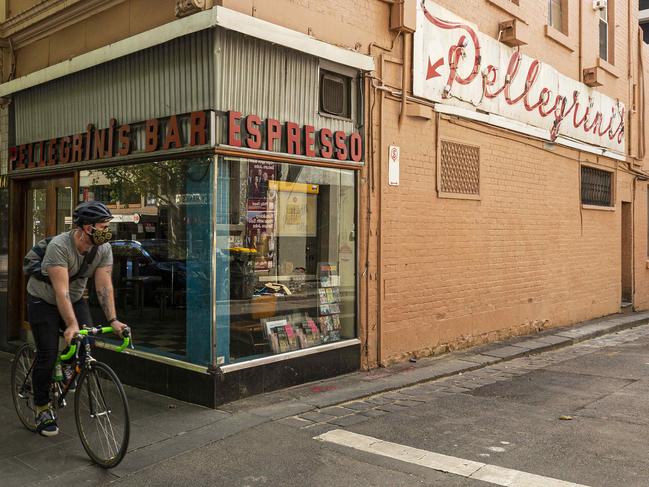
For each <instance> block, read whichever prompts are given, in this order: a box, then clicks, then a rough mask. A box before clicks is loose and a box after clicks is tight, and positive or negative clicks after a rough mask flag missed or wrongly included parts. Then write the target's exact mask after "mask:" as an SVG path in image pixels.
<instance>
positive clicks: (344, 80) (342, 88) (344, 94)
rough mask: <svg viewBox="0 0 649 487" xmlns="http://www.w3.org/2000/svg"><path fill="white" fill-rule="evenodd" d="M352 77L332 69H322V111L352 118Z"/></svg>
mask: <svg viewBox="0 0 649 487" xmlns="http://www.w3.org/2000/svg"><path fill="white" fill-rule="evenodd" d="M350 92H351V78H349V77H347V76H343V75H342V74H338V73H333V72H331V71H325V70H321V71H320V112H321V113H326V114H328V115H334V116H336V117H343V118H351V115H352V114H351V102H350V101H351V96H350V95H351V93H350Z"/></svg>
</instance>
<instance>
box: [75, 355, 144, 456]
mask: <svg viewBox="0 0 649 487" xmlns="http://www.w3.org/2000/svg"><path fill="white" fill-rule="evenodd" d="M74 416H75V420H76V423H77V431H78V432H79V438H80V439H81V444H82V445H83V448H84V449H85V450H86V453H87V454H88V456H89V457H90V458H91V459H92V460H93V461H94V462H95V463H96V464H97V465H99V466H100V467H103V468H113V467H115V466H117V465H118V464H119V463H120V462H121V461H122V459H123V458H124V455H126V451H127V449H128V442H129V437H130V430H131V425H130V420H129V407H128V401H127V399H126V394H125V393H124V387H123V386H122V383H121V381H120V380H119V378H118V377H117V374H115V372H113V370H112V369H111V368H110V367H109V366H108V365H106V364H104V363H101V362H96V361H93V362H92V363H91V364H90V365H89V367H88V368H84V369H83V370H82V371H81V374H80V375H79V379H78V383H77V390H76V392H75V397H74Z"/></svg>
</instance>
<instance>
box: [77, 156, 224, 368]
mask: <svg viewBox="0 0 649 487" xmlns="http://www.w3.org/2000/svg"><path fill="white" fill-rule="evenodd" d="M211 168H212V165H211V159H209V158H200V159H190V160H172V161H160V162H153V163H145V164H137V165H129V166H117V167H109V168H102V169H93V170H90V171H81V173H80V178H79V201H87V200H92V199H95V200H99V201H102V202H104V203H106V204H107V205H108V206H109V208H110V209H111V211H112V213H113V215H114V216H115V218H114V220H113V222H112V223H111V228H112V231H113V240H112V241H111V244H110V245H111V246H112V250H113V259H114V264H113V285H114V288H115V297H116V305H117V311H118V315H119V318H120V320H122V321H124V322H125V323H128V324H130V325H131V326H132V328H133V336H134V343H135V345H136V346H137V347H138V348H139V349H142V350H145V351H149V352H154V353H159V354H163V355H168V356H171V357H174V358H178V359H183V360H187V361H190V362H193V363H198V364H207V363H209V362H210V350H211V348H210V329H211V328H210V327H211V304H212V300H211V295H210V289H211V287H210V266H209V262H210V256H211V251H210V248H211V238H212V230H211V228H212V226H211V203H210V199H211V181H212V178H211ZM89 288H90V289H89V298H90V302H91V308H92V311H93V316H94V318H95V320H96V322H97V323H102V322H105V317H104V316H103V312H102V311H101V309H100V307H99V305H98V303H97V299H96V296H95V292H94V289H92V285H90V286H89Z"/></svg>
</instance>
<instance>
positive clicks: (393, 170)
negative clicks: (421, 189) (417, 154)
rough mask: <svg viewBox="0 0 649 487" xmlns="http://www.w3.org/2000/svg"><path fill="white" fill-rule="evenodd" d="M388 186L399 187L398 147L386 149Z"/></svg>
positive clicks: (399, 150) (393, 146)
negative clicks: (387, 155)
mask: <svg viewBox="0 0 649 487" xmlns="http://www.w3.org/2000/svg"><path fill="white" fill-rule="evenodd" d="M388 152H389V159H388V184H389V185H390V186H399V159H400V156H401V149H400V148H399V146H396V145H391V146H390V147H388Z"/></svg>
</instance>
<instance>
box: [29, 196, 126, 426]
mask: <svg viewBox="0 0 649 487" xmlns="http://www.w3.org/2000/svg"><path fill="white" fill-rule="evenodd" d="M112 219H113V215H112V214H111V212H110V210H109V209H108V208H107V207H106V206H105V205H104V204H103V203H100V202H98V201H86V202H83V203H81V204H79V205H78V206H77V207H76V208H75V210H74V212H73V214H72V221H73V223H74V225H75V228H74V229H72V230H71V231H69V232H64V233H61V234H59V235H57V236H56V237H54V238H53V239H52V240H51V241H50V242H49V243H48V244H47V248H46V250H45V255H44V256H43V260H42V263H41V273H42V275H43V276H45V277H46V278H45V279H38V278H36V277H35V276H34V275H32V276H31V277H30V278H29V281H28V283H27V293H28V296H27V314H28V320H29V323H30V325H31V329H32V332H33V335H34V340H35V342H36V350H37V354H36V363H35V366H34V371H33V378H32V380H33V389H34V404H35V406H36V425H37V429H36V431H38V432H39V433H40V434H41V435H44V436H54V435H56V434H58V432H59V428H58V426H57V424H56V418H55V416H54V413H53V411H52V406H51V404H50V397H49V390H50V384H51V381H52V371H53V369H54V365H55V363H56V359H57V357H58V353H59V350H58V343H59V330H61V331H63V332H64V333H63V336H64V338H65V341H66V343H67V344H68V345H70V343H71V341H72V339H73V338H74V337H75V336H76V335H77V334H78V333H79V325H80V324H81V325H88V326H92V324H93V322H92V317H91V315H90V309H89V307H88V301H87V300H86V299H83V293H84V290H85V288H86V284H87V281H88V278H89V277H91V276H94V279H95V288H96V290H97V297H98V299H99V303H100V305H101V308H102V310H103V312H104V315H105V316H106V319H107V320H108V324H109V325H110V326H111V327H112V328H113V330H114V331H115V333H117V334H118V335H120V336H121V334H122V330H123V329H124V328H126V325H125V324H124V323H122V322H120V321H119V320H118V319H117V315H116V313H115V299H114V294H113V283H112V279H111V276H112V270H113V252H112V249H111V246H110V244H108V241H109V240H110V239H111V237H112V234H111V231H110V228H109V222H110V220H112ZM93 247H96V250H93ZM89 253H90V254H89ZM86 254H89V255H92V256H93V258H92V259H88V257H87V255H86ZM88 261H91V262H88ZM84 268H85V270H84ZM79 270H82V271H83V275H79V276H77V273H78V272H79ZM71 277H72V279H71ZM64 373H65V376H66V378H69V377H71V376H72V370H70V369H69V368H68V370H65V369H64Z"/></svg>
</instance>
